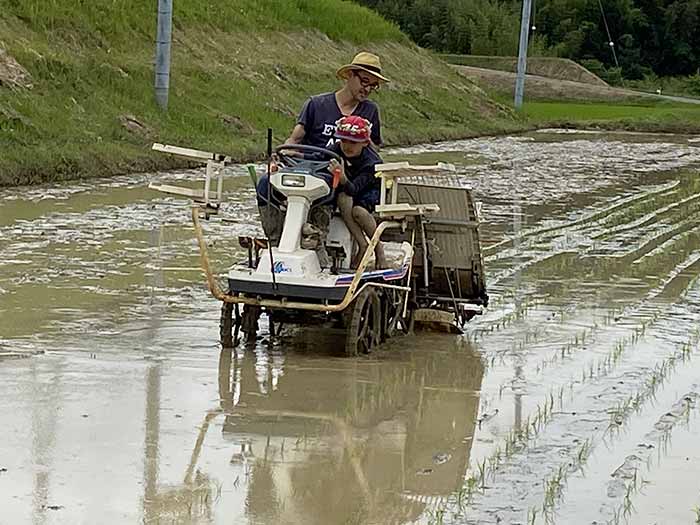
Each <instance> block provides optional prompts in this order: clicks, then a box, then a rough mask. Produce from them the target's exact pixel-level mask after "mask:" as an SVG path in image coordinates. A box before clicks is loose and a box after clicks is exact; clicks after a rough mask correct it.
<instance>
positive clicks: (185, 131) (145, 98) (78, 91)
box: [0, 0, 524, 185]
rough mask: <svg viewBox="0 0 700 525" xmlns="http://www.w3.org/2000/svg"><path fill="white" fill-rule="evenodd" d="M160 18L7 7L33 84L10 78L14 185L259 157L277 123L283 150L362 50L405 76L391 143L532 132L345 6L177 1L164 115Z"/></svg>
mask: <svg viewBox="0 0 700 525" xmlns="http://www.w3.org/2000/svg"><path fill="white" fill-rule="evenodd" d="M155 10H156V2H142V1H141V0H92V1H91V2H84V1H82V0H53V1H51V2H46V1H45V0H0V51H2V50H4V53H2V54H0V60H1V59H2V57H3V56H5V62H6V63H5V66H6V67H5V70H7V69H8V63H7V61H8V60H9V59H8V57H11V59H12V60H13V63H15V64H18V65H19V66H21V67H22V68H24V69H25V70H26V72H27V73H28V74H29V75H30V81H31V84H32V87H31V88H29V87H27V88H23V87H17V86H16V85H13V84H12V83H11V82H8V81H7V80H6V81H5V82H3V79H2V76H0V185H17V184H28V183H37V182H45V181H54V180H61V179H71V178H79V177H90V176H105V175H110V174H116V173H124V172H127V171H134V170H152V169H162V168H167V167H173V166H174V165H173V164H168V163H172V162H173V160H172V159H168V158H167V157H166V156H162V155H157V154H153V153H152V152H150V151H149V146H150V144H151V143H152V142H154V141H157V142H166V143H173V144H179V145H186V146H191V147H196V148H203V149H208V150H215V151H219V152H226V153H230V154H232V155H234V156H235V157H237V158H239V159H241V160H248V159H253V158H259V157H260V156H261V154H262V152H263V150H264V142H265V131H266V129H267V127H272V128H273V129H274V130H275V135H276V139H277V140H278V141H283V140H284V138H285V137H286V136H287V135H288V133H289V132H290V130H291V127H292V126H293V124H294V122H295V117H296V115H297V112H298V110H299V108H300V106H301V104H302V102H303V100H304V99H305V98H306V97H307V96H309V95H311V94H315V93H318V92H323V91H331V90H334V89H336V88H337V87H338V86H339V85H340V83H339V81H338V80H336V79H335V70H336V68H337V67H339V66H340V65H342V64H344V63H347V62H348V61H349V60H350V59H351V57H352V56H353V55H354V53H355V52H357V51H358V50H370V51H373V52H375V53H377V54H379V55H380V56H381V58H382V62H383V66H384V69H385V73H386V74H387V75H388V76H389V77H390V78H392V80H393V82H392V83H391V84H389V85H388V86H386V88H385V89H382V90H381V91H380V92H379V93H378V94H377V95H375V96H373V98H374V99H375V100H377V101H378V102H379V104H380V106H381V108H382V119H383V125H384V132H385V140H386V141H387V142H388V143H389V144H406V143H415V142H422V141H433V140H439V139H448V138H458V137H467V136H473V135H478V134H484V133H498V132H504V131H510V130H515V129H520V128H522V127H523V126H524V122H523V120H521V119H518V118H516V117H515V116H514V114H513V113H512V112H511V111H510V110H509V109H507V108H505V107H504V106H502V105H500V104H499V103H497V102H494V101H493V100H491V99H490V98H489V97H488V96H487V95H486V94H485V93H484V92H483V91H482V90H481V89H480V88H478V87H476V86H475V85H474V84H472V83H471V82H469V81H467V80H465V79H464V78H463V77H461V76H460V75H459V74H458V73H457V72H455V71H453V70H452V68H451V67H450V66H448V65H447V64H445V63H443V62H442V61H440V60H435V59H434V58H433V56H432V55H430V54H429V53H427V52H426V51H423V50H421V49H419V48H417V47H416V46H415V45H413V44H411V43H410V42H409V41H408V39H407V37H406V36H405V35H403V34H402V33H401V32H400V31H399V30H398V29H397V28H396V27H395V26H394V25H392V24H390V23H389V22H387V21H385V20H384V19H382V18H381V17H379V16H378V15H376V14H374V13H372V12H371V11H369V10H367V9H364V8H362V7H359V6H357V5H355V4H353V3H352V2H348V1H343V0H323V2H319V1H316V0H257V1H254V0H237V1H236V2H204V1H195V0H182V1H176V2H175V11H174V18H173V24H174V33H173V47H172V66H171V84H170V105H169V110H168V111H167V112H163V111H161V110H160V109H159V108H158V107H157V106H156V104H155V102H154V97H153V57H154V50H155V45H154V40H155V27H156V12H155ZM14 61H16V62H14ZM2 65H3V64H2V63H1V62H0V75H1V74H2V71H3V67H2ZM10 69H11V68H10ZM15 70H16V67H15Z"/></svg>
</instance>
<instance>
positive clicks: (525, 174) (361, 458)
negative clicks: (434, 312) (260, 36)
mask: <svg viewBox="0 0 700 525" xmlns="http://www.w3.org/2000/svg"><path fill="white" fill-rule="evenodd" d="M390 154H391V156H392V157H405V156H410V157H411V158H412V159H415V160H420V161H421V162H429V161H430V162H432V161H433V160H435V159H437V157H438V154H440V156H446V157H447V160H449V161H451V162H454V163H455V164H456V165H457V166H458V169H459V170H460V174H461V176H462V178H463V181H464V183H465V184H468V185H470V186H472V187H473V188H474V191H475V194H476V196H477V199H478V200H480V201H481V202H483V208H482V215H483V220H484V221H485V222H484V224H483V227H482V230H481V234H482V242H483V244H484V246H485V250H484V253H485V264H486V269H487V276H488V283H489V293H490V295H491V305H490V308H489V310H488V311H487V312H486V314H485V315H483V316H481V317H478V318H476V319H474V320H473V321H472V322H471V323H470V325H469V326H468V330H467V333H466V334H465V336H451V335H440V334H419V335H417V336H416V337H401V338H396V339H393V340H391V341H390V342H389V343H388V344H387V345H386V346H385V347H383V348H382V349H380V350H379V351H377V352H376V353H375V354H373V355H372V356H370V357H369V358H359V359H346V358H343V357H341V355H340V353H339V352H338V348H339V345H338V344H337V341H336V340H335V336H334V335H333V334H328V333H324V332H323V331H319V330H308V331H294V330H288V331H286V332H285V333H283V334H282V335H281V336H280V337H278V338H274V339H272V338H270V337H268V336H267V334H266V327H265V326H264V321H263V327H262V332H263V334H262V337H261V338H260V339H259V340H258V342H257V343H256V344H255V345H253V346H249V347H239V348H237V349H236V350H234V351H230V350H229V351H226V350H225V351H221V350H220V347H219V343H218V317H219V304H218V303H217V301H215V300H214V299H213V298H211V297H210V296H209V295H208V292H207V291H206V289H205V287H204V284H203V279H202V276H201V274H200V272H199V271H198V252H197V247H196V244H195V242H194V240H193V232H192V229H191V227H190V224H189V213H188V208H187V205H186V203H185V202H183V201H179V200H177V199H174V198H168V197H163V196H162V195H160V194H157V193H155V192H152V191H150V190H148V189H147V185H148V182H150V181H153V180H156V181H162V182H165V181H167V182H172V181H174V180H177V181H179V182H180V183H183V181H186V180H191V179H192V177H193V175H196V174H197V173H198V172H196V171H191V172H181V173H159V174H151V175H142V176H128V177H123V178H116V179H110V180H98V181H89V182H81V183H75V184H71V185H66V186H52V187H36V188H15V189H5V190H0V249H1V253H2V259H1V260H0V396H1V398H2V400H3V402H2V403H0V418H1V420H2V425H0V429H1V430H0V509H1V510H0V523H1V524H17V523H36V524H43V523H149V524H150V523H233V524H268V523H270V524H272V523H274V524H277V523H284V524H301V523H304V524H389V523H397V524H399V523H424V524H438V523H454V524H482V523H483V524H490V523H493V524H497V523H503V524H508V523H510V524H530V523H562V524H579V523H580V524H603V523H635V524H637V523H639V524H652V523H658V524H676V523H694V522H696V520H700V482H699V481H698V472H700V447H698V445H697V443H698V439H699V438H700V430H699V429H698V425H699V424H700V420H699V418H698V415H699V414H700V364H698V363H699V361H698V360H699V358H700V356H698V350H699V346H698V339H699V337H700V332H699V327H700V322H699V321H700V280H699V279H698V274H699V273H700V143H698V142H697V141H696V139H692V138H691V139H690V140H689V138H688V137H680V136H668V135H633V134H599V133H581V132H576V133H571V132H564V131H561V130H547V131H543V132H538V133H532V134H529V135H523V136H516V137H505V138H484V139H475V140H466V141H459V142H451V143H442V144H436V145H428V146H420V147H414V148H405V149H401V150H393V151H391V152H390ZM229 175H230V177H228V178H227V182H226V190H227V193H228V196H229V198H230V201H229V204H227V206H226V210H225V212H226V215H227V216H228V217H230V218H232V219H233V221H232V222H230V223H221V222H214V221H211V222H210V223H208V224H207V225H206V231H207V238H208V240H209V242H210V250H211V252H212V254H213V255H214V256H215V257H214V264H215V266H216V267H217V268H219V269H220V270H221V271H223V270H224V268H225V266H226V264H228V262H229V261H230V260H231V256H239V255H241V253H240V249H239V248H238V247H237V242H236V237H237V235H242V234H254V233H258V232H259V230H258V227H257V219H256V218H257V215H256V210H255V208H254V207H253V206H252V203H253V198H252V197H253V191H252V189H251V188H250V182H249V179H248V178H247V176H246V175H245V172H244V170H243V168H240V169H235V170H232V171H231V172H230V174H229Z"/></svg>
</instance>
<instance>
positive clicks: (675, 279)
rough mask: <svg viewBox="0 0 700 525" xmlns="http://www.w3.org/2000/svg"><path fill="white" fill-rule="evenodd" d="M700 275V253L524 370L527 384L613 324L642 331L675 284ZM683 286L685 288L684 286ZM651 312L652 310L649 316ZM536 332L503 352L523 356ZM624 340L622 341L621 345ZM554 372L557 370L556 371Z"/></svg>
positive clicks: (589, 343)
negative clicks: (640, 296) (627, 321)
mask: <svg viewBox="0 0 700 525" xmlns="http://www.w3.org/2000/svg"><path fill="white" fill-rule="evenodd" d="M699 273H700V252H696V253H693V254H691V256H690V257H688V259H686V260H685V261H683V262H682V263H680V264H679V265H677V266H676V267H675V268H674V269H673V270H671V272H670V273H669V274H668V275H667V276H666V278H665V279H664V280H663V281H662V283H661V284H659V285H658V286H657V287H655V288H653V289H651V290H650V291H649V293H647V295H646V296H645V297H644V298H643V299H642V300H640V301H639V302H638V303H637V304H636V305H633V306H628V307H626V308H625V309H624V310H622V311H621V312H619V313H616V314H613V315H606V316H605V317H604V318H603V320H602V324H600V325H599V324H598V323H597V322H595V323H594V324H593V326H588V327H584V328H583V329H581V330H579V331H578V332H576V333H574V335H573V336H572V337H570V338H569V340H567V341H566V342H565V343H563V344H562V345H561V346H560V347H559V348H558V349H557V350H555V351H554V352H552V353H551V355H550V356H549V357H545V358H543V359H541V360H539V361H538V362H537V365H536V366H534V371H533V367H532V366H529V367H528V370H527V376H528V378H529V379H530V380H532V379H533V374H534V375H535V376H537V375H539V374H540V373H543V372H544V371H545V370H547V371H551V367H552V366H555V365H557V364H558V363H560V362H562V361H564V360H565V359H570V358H571V357H572V354H574V353H577V352H580V351H581V350H586V349H589V348H590V347H591V346H592V345H593V344H594V343H595V342H596V341H599V340H600V339H601V338H603V337H605V334H604V333H603V332H604V331H605V329H606V328H607V327H609V326H611V325H612V324H613V322H614V323H616V325H617V326H618V327H619V326H621V325H623V324H624V319H625V318H634V319H633V322H635V323H640V322H641V325H640V329H641V330H645V329H646V327H647V325H648V323H653V322H654V321H655V320H656V318H657V316H658V315H659V314H660V312H661V309H662V308H663V306H662V305H659V304H654V303H655V302H656V301H657V299H658V298H659V297H664V296H665V295H664V294H665V292H666V291H667V290H670V291H672V292H678V288H679V286H678V283H679V282H680V285H681V286H680V287H682V288H683V289H685V288H687V287H689V286H690V284H691V282H692V280H694V279H695V276H697V275H698V274H699ZM683 284H685V286H683ZM681 294H682V290H681V291H680V293H678V296H680V295H681ZM666 298H667V299H671V298H672V297H670V293H669V294H668V295H667V296H666ZM650 310H652V312H651V315H650V312H649V311H650ZM538 334H539V332H538V331H537V330H534V331H532V332H530V331H529V330H528V331H526V332H525V336H524V338H523V339H522V340H521V341H520V342H516V343H514V344H513V346H512V348H510V349H508V350H506V352H508V353H512V354H513V355H515V354H522V353H523V352H525V351H526V350H527V346H528V345H532V344H533V343H537V342H538ZM624 340H625V338H623V339H622V341H624ZM495 357H496V356H492V358H491V359H492V360H491V364H492V365H493V364H494V362H495ZM555 371H556V369H555ZM506 386H507V384H505V383H504V384H502V385H501V386H500V387H499V391H502V390H503V389H504V388H505V387H506Z"/></svg>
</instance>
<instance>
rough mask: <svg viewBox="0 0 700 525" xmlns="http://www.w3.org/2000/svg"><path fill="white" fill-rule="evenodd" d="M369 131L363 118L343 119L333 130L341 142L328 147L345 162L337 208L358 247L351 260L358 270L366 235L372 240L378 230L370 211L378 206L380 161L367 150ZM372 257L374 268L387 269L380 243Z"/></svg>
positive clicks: (364, 248)
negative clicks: (376, 175) (377, 171)
mask: <svg viewBox="0 0 700 525" xmlns="http://www.w3.org/2000/svg"><path fill="white" fill-rule="evenodd" d="M371 129H372V125H371V124H370V123H369V121H367V120H365V119H363V118H362V117H357V116H350V117H343V118H341V119H340V120H338V122H337V123H336V131H335V137H336V138H338V139H340V142H339V143H338V144H335V145H333V147H332V148H331V150H332V151H334V152H336V153H337V154H338V155H340V156H341V157H342V159H343V161H344V163H343V164H344V166H342V167H341V179H340V182H341V184H342V186H341V192H340V193H339V194H338V207H339V208H340V213H341V214H342V215H343V220H344V221H345V224H346V225H347V227H348V230H350V233H351V234H352V236H353V238H354V239H355V242H357V246H358V250H357V253H356V254H355V256H354V257H352V261H351V266H352V267H353V268H356V267H357V265H358V264H359V262H360V260H361V259H362V256H363V255H364V254H365V251H366V250H367V244H368V243H367V240H366V239H365V234H366V235H367V237H369V238H370V239H371V238H372V235H374V232H375V230H376V229H377V222H376V221H375V220H374V217H373V216H372V212H373V211H374V207H375V206H376V205H377V204H378V203H379V197H380V191H381V182H380V180H379V179H378V178H377V177H375V173H376V172H375V166H376V165H377V164H381V162H382V159H381V158H380V157H379V155H377V153H376V152H375V151H374V150H373V149H372V148H370V147H369V143H370V135H371ZM374 254H375V267H376V268H386V259H385V257H384V249H383V247H382V243H381V242H380V243H378V244H377V247H376V248H375V251H374Z"/></svg>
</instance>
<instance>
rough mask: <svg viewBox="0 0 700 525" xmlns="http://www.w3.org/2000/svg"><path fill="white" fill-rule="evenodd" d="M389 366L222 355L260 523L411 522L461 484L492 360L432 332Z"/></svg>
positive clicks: (230, 414) (229, 409) (228, 408)
mask: <svg viewBox="0 0 700 525" xmlns="http://www.w3.org/2000/svg"><path fill="white" fill-rule="evenodd" d="M417 342H418V343H419V345H418V346H419V347H421V348H426V349H430V350H417V349H413V350H411V351H410V352H403V351H398V350H396V351H394V352H388V353H387V354H386V357H385V356H383V360H382V361H364V362H346V361H343V360H332V361H328V360H318V359H303V358H301V359H295V362H294V363H289V362H287V363H284V367H283V366H282V362H281V361H282V360H283V359H284V357H283V354H282V353H280V354H277V355H276V354H275V353H274V352H272V353H270V352H266V351H265V350H261V349H258V350H257V351H256V352H257V353H248V354H244V353H243V352H236V351H233V353H232V352H231V351H230V350H224V351H222V354H221V357H220V367H219V371H220V374H219V381H220V383H219V386H220V393H221V399H222V403H223V406H222V409H223V411H224V413H225V414H226V418H225V422H224V427H223V433H224V437H225V439H227V440H230V441H231V442H234V443H235V447H234V452H233V454H232V457H231V462H232V464H233V466H234V468H237V470H238V474H237V475H238V476H239V478H238V479H239V480H240V483H241V484H246V485H247V486H246V487H245V490H246V491H247V500H246V501H247V514H248V517H249V519H250V522H251V523H319V524H320V523H323V524H332V523H403V522H406V521H412V520H414V519H416V518H417V517H418V516H419V515H420V514H421V513H423V512H424V511H425V510H426V509H427V508H428V507H429V506H432V505H434V504H436V503H438V502H439V501H440V500H441V499H442V498H445V497H447V496H448V495H449V494H450V493H452V492H454V491H456V490H459V488H460V487H461V485H462V483H463V478H464V474H465V471H466V469H467V466H468V463H469V452H470V448H471V438H472V436H473V433H474V429H475V422H476V416H477V409H478V401H479V397H478V395H479V389H480V387H481V379H482V376H483V366H482V363H481V362H480V360H479V358H478V357H477V356H476V355H475V354H474V353H473V352H472V350H471V348H470V347H469V346H468V343H466V342H464V341H463V340H455V339H452V338H446V337H442V336H426V337H422V338H420V339H419V340H418V341H417Z"/></svg>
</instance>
